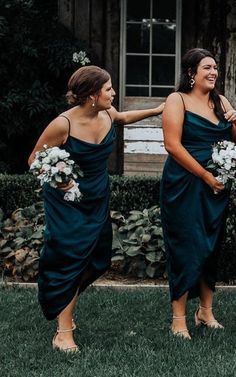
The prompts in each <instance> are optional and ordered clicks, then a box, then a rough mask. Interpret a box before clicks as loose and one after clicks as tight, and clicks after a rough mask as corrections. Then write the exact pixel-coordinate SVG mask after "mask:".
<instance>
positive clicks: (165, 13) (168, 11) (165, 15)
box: [153, 0, 176, 22]
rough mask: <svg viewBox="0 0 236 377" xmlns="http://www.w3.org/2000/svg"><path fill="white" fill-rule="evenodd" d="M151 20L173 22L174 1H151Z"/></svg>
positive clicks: (174, 12)
mask: <svg viewBox="0 0 236 377" xmlns="http://www.w3.org/2000/svg"><path fill="white" fill-rule="evenodd" d="M153 18H156V19H157V20H158V21H163V22H167V20H168V22H175V20H176V1H175V0H153Z"/></svg>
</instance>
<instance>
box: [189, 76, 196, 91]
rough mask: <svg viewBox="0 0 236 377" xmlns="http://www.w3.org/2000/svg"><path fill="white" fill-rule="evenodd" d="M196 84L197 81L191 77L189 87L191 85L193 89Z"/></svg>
mask: <svg viewBox="0 0 236 377" xmlns="http://www.w3.org/2000/svg"><path fill="white" fill-rule="evenodd" d="M194 84H195V80H194V78H193V77H191V79H190V80H189V85H190V87H191V89H192V88H193V86H194Z"/></svg>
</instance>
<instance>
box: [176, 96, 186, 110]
mask: <svg viewBox="0 0 236 377" xmlns="http://www.w3.org/2000/svg"><path fill="white" fill-rule="evenodd" d="M176 93H178V94H179V95H180V97H181V99H182V102H183V106H184V111H185V110H186V107H185V103H184V98H183V96H182V94H181V93H180V92H176Z"/></svg>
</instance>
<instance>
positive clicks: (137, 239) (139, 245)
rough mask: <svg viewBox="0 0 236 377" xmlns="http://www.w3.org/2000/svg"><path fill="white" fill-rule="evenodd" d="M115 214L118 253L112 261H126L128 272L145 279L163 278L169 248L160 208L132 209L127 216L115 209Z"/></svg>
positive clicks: (114, 247)
mask: <svg viewBox="0 0 236 377" xmlns="http://www.w3.org/2000/svg"><path fill="white" fill-rule="evenodd" d="M111 217H112V222H113V251H114V253H115V254H114V256H113V258H112V261H122V262H123V271H124V272H125V273H127V274H131V275H134V276H138V277H142V278H143V277H150V278H154V277H163V275H164V272H165V250H164V242H163V235H162V228H161V220H160V209H159V207H158V206H153V207H151V208H149V209H144V210H143V211H130V213H129V216H128V218H127V219H125V218H124V217H123V216H122V215H121V214H120V213H119V212H115V211H112V212H111Z"/></svg>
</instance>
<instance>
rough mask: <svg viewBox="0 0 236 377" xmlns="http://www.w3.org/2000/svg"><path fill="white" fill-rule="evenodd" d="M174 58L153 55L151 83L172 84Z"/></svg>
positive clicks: (173, 81) (173, 78) (173, 79)
mask: <svg viewBox="0 0 236 377" xmlns="http://www.w3.org/2000/svg"><path fill="white" fill-rule="evenodd" d="M174 83H175V58H174V57H170V56H153V58H152V85H174Z"/></svg>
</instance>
